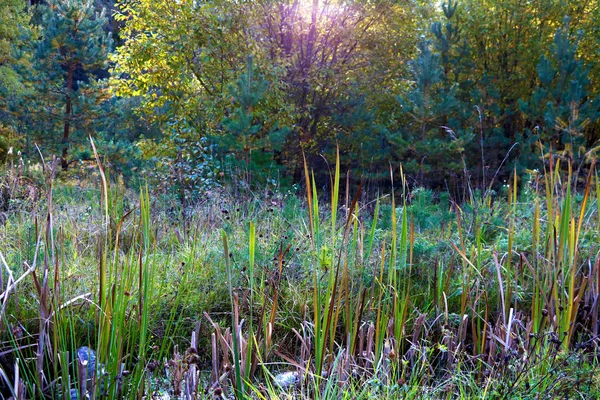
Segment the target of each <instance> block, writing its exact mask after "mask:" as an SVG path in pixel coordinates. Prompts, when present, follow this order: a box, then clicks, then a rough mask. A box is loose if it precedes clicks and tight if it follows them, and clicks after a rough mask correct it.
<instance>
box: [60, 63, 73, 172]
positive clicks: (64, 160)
mask: <svg viewBox="0 0 600 400" xmlns="http://www.w3.org/2000/svg"><path fill="white" fill-rule="evenodd" d="M74 69H75V67H74V66H70V67H69V75H68V76H67V95H66V96H65V97H66V103H67V104H66V107H65V121H64V125H63V137H62V145H63V149H62V155H61V160H60V164H61V167H62V169H63V171H66V170H67V169H68V168H69V160H68V157H69V131H70V130H71V114H72V113H73V105H72V104H71V92H72V91H73V71H74Z"/></svg>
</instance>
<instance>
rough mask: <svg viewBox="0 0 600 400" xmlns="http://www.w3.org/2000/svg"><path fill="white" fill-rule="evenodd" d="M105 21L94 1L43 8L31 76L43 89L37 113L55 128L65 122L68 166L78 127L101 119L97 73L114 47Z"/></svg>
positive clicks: (63, 148)
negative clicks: (107, 32)
mask: <svg viewBox="0 0 600 400" xmlns="http://www.w3.org/2000/svg"><path fill="white" fill-rule="evenodd" d="M105 23H106V17H105V15H104V12H101V13H97V12H96V11H95V9H94V3H93V1H91V0H50V1H48V5H47V6H44V8H43V14H42V32H41V35H42V36H41V38H40V39H39V40H38V41H37V48H36V50H35V54H34V58H33V66H34V70H33V71H32V74H31V75H30V78H31V79H32V80H33V81H34V82H35V83H36V86H37V87H38V90H39V93H36V94H35V95H34V96H35V97H34V99H33V100H34V102H35V104H36V105H35V112H36V114H37V117H38V118H39V119H41V120H43V121H46V123H45V124H46V126H47V127H49V128H51V129H52V130H54V129H55V126H56V125H60V126H61V127H62V129H61V130H62V135H61V139H60V145H59V147H60V154H61V165H62V168H63V169H65V170H66V169H67V168H68V166H69V148H70V145H71V143H72V142H73V137H72V131H73V129H79V130H80V131H81V130H86V131H87V133H91V131H90V130H89V129H86V128H87V127H88V125H89V123H90V122H91V121H93V120H94V118H97V112H98V111H99V107H98V105H99V103H100V102H101V101H102V100H104V96H105V93H106V91H105V90H104V89H103V88H102V85H101V84H100V83H99V82H98V79H97V77H96V76H95V73H96V72H97V71H98V70H99V69H101V68H103V67H105V66H106V62H107V56H108V52H109V49H110V47H111V36H110V34H106V33H105V32H104V25H105ZM49 141H50V142H53V143H56V142H58V141H57V140H56V139H50V140H49Z"/></svg>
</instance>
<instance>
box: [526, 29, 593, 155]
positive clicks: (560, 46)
mask: <svg viewBox="0 0 600 400" xmlns="http://www.w3.org/2000/svg"><path fill="white" fill-rule="evenodd" d="M569 24H570V19H569V18H565V22H564V25H563V26H562V27H561V28H558V29H557V30H556V34H555V36H554V44H553V46H552V52H551V53H550V56H549V57H546V56H545V55H542V56H541V57H540V61H539V63H538V65H537V72H538V77H539V82H538V85H537V87H536V88H535V89H534V91H533V94H532V95H531V100H530V101H529V102H524V101H521V102H520V106H521V110H522V111H524V112H525V113H526V115H527V116H528V118H529V120H530V121H531V124H532V127H531V128H530V129H529V131H533V130H536V131H537V130H540V131H541V135H542V139H543V142H544V143H546V144H552V145H553V147H554V148H555V149H557V150H560V151H561V152H562V154H563V155H564V156H566V157H568V158H573V157H577V156H581V155H583V154H584V153H585V152H586V151H587V150H586V145H591V144H592V143H586V137H585V135H584V132H585V128H586V127H587V126H588V125H589V124H590V123H596V122H597V121H598V120H599V119H600V98H598V99H593V98H591V97H590V96H589V94H588V86H589V84H590V82H589V79H588V68H587V67H586V66H585V65H584V62H583V61H582V60H580V59H579V58H578V57H577V47H578V43H579V39H580V38H581V36H582V32H577V33H576V34H575V35H572V34H570V33H569V30H570V29H569Z"/></svg>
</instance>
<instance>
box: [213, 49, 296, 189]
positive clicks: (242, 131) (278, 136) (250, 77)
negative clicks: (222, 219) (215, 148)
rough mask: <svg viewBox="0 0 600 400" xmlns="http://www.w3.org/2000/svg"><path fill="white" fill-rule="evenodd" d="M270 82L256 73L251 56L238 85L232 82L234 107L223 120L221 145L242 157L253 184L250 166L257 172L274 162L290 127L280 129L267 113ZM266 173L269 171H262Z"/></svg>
mask: <svg viewBox="0 0 600 400" xmlns="http://www.w3.org/2000/svg"><path fill="white" fill-rule="evenodd" d="M268 89H269V83H268V82H267V81H266V80H265V79H264V77H263V76H262V74H260V73H257V71H256V69H255V67H254V63H253V59H252V57H251V56H248V58H247V61H246V70H245V72H244V73H243V74H242V75H241V76H240V77H239V79H238V80H237V82H236V83H235V85H230V87H229V92H230V95H231V102H232V107H231V109H230V112H229V115H228V116H227V117H226V118H224V120H223V127H224V128H225V132H224V135H222V136H220V137H218V138H217V140H218V141H219V142H220V144H221V146H222V147H224V148H225V149H226V150H227V151H230V152H232V153H234V154H235V155H236V156H237V157H238V158H239V157H240V156H241V158H242V160H243V162H244V164H245V165H244V169H245V171H246V176H245V180H246V182H248V183H250V181H251V174H250V171H251V169H254V170H256V171H258V170H260V169H264V168H265V167H266V165H268V164H272V163H271V161H272V154H273V152H274V151H279V150H281V148H282V146H283V143H284V142H285V140H286V137H287V135H288V133H289V132H290V129H289V128H279V127H278V124H277V123H273V122H272V121H271V122H270V121H269V118H268V116H267V115H266V114H265V104H264V103H265V102H266V100H267V96H266V95H267V90H268ZM262 172H266V171H262Z"/></svg>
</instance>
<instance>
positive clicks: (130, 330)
mask: <svg viewBox="0 0 600 400" xmlns="http://www.w3.org/2000/svg"><path fill="white" fill-rule="evenodd" d="M550 160H552V159H551V158H550ZM97 164H98V170H97V171H98V175H97V182H99V185H98V186H97V188H99V190H98V189H94V191H93V193H94V196H97V198H98V200H97V201H95V202H94V203H92V202H90V204H89V205H87V204H86V205H78V204H72V205H71V206H72V207H71V208H70V209H69V208H64V207H63V204H65V202H66V196H64V194H63V193H67V190H66V189H63V187H66V185H68V183H57V182H56V180H55V178H54V171H55V167H56V166H55V165H47V166H46V169H45V193H46V200H45V201H44V202H42V203H40V204H39V207H38V208H36V209H35V210H34V209H32V210H31V211H30V213H31V214H29V215H32V220H31V221H28V220H27V219H26V218H24V215H23V214H19V213H18V212H15V213H13V214H12V215H10V218H9V219H8V220H7V223H6V224H5V226H3V227H2V228H1V229H2V230H3V231H2V234H3V236H2V240H0V256H1V257H0V262H1V264H2V268H3V271H2V282H1V283H2V286H3V289H2V290H3V294H2V295H1V296H2V297H1V300H2V327H1V329H2V331H1V333H2V340H3V343H2V344H3V346H2V350H0V353H2V356H3V357H4V358H3V359H0V367H1V369H0V380H1V381H3V382H4V387H5V388H6V392H7V393H10V395H12V396H13V397H14V398H40V397H56V396H58V397H68V395H69V394H70V393H71V390H76V391H77V392H78V393H79V395H80V396H84V395H86V393H89V394H90V395H91V397H94V396H95V397H96V398H111V399H117V398H131V399H133V398H140V396H149V395H151V394H152V393H154V392H158V393H170V394H171V395H172V396H180V397H183V398H189V399H191V398H202V397H203V396H225V395H226V394H227V393H228V392H231V393H233V394H234V395H235V396H236V397H237V398H265V399H266V398H278V397H282V398H283V397H286V396H294V397H297V398H323V399H325V398H326V399H330V398H373V397H381V398H400V397H402V398H456V397H460V398H474V397H479V398H481V397H490V398H523V397H529V398H536V397H544V396H550V397H552V396H566V395H568V396H571V395H576V394H578V395H580V396H585V397H587V398H591V397H593V396H595V395H597V394H599V393H600V388H599V387H598V385H599V383H600V382H599V379H598V375H597V373H595V372H594V371H595V368H596V365H597V364H596V363H597V361H596V360H597V345H598V328H599V327H598V312H599V311H598V298H599V296H600V279H599V278H598V276H599V271H600V261H599V259H598V251H599V247H598V242H599V241H598V233H597V232H598V230H597V229H598V226H599V223H598V221H600V220H599V219H598V217H597V214H598V198H599V196H600V185H599V184H598V178H597V173H596V171H595V167H594V165H592V166H591V168H590V169H589V174H588V176H587V179H586V180H585V185H584V186H582V189H581V190H580V191H575V190H574V189H573V187H574V186H573V185H574V183H573V182H575V178H574V177H573V176H572V175H573V174H572V172H571V169H570V168H568V166H567V168H563V166H561V165H560V164H554V162H553V161H551V162H549V163H548V165H547V170H545V171H543V173H540V174H539V175H538V176H533V177H532V182H531V183H525V182H520V181H519V179H520V178H518V177H517V175H516V173H515V174H514V176H513V178H512V179H511V182H510V184H509V185H507V187H506V188H505V192H504V193H501V194H499V195H498V196H497V197H495V198H492V197H491V196H490V195H486V196H478V195H476V194H474V195H473V196H471V197H470V199H469V201H468V202H466V203H464V204H457V203H455V202H452V201H451V199H450V201H447V202H442V201H441V200H440V202H439V203H436V202H435V201H434V200H432V198H433V195H431V196H430V195H429V194H427V193H426V192H424V191H419V190H415V189H414V188H410V187H409V185H408V184H407V182H406V180H405V179H404V176H403V175H402V170H401V169H400V170H399V172H397V173H396V174H395V175H396V177H397V178H398V179H397V181H398V182H399V187H398V188H397V189H396V190H395V191H394V192H392V193H390V194H389V195H381V196H378V197H377V198H374V199H367V197H366V195H365V194H364V193H362V192H361V187H360V186H359V187H357V188H355V189H353V188H351V187H350V185H349V184H348V181H349V180H348V179H346V187H345V196H344V197H345V199H342V195H341V192H342V191H343V188H341V176H342V172H341V171H340V167H339V163H336V165H335V166H334V167H333V168H332V170H331V180H330V184H329V189H330V191H329V192H328V194H327V196H326V197H328V199H329V204H327V206H325V205H324V204H325V203H324V202H323V200H322V199H323V198H324V196H322V193H319V188H318V187H317V185H316V182H315V179H314V176H313V174H312V173H311V171H310V168H309V166H308V165H305V167H304V171H305V194H304V198H305V203H306V204H305V205H304V206H303V207H300V206H292V205H290V204H294V201H295V198H293V197H288V198H287V200H284V196H283V195H280V197H275V196H272V195H270V194H266V193H265V194H261V195H260V196H262V198H249V199H248V200H249V201H247V202H246V203H242V202H240V201H239V200H237V199H235V198H231V197H228V196H227V194H226V193H223V192H220V193H215V194H214V196H215V197H216V199H215V201H214V202H207V203H205V204H201V205H199V206H198V207H197V208H196V209H195V210H194V211H195V212H194V213H190V212H187V213H171V212H170V211H169V210H168V208H167V207H163V206H162V205H161V204H160V203H157V202H156V199H153V197H152V194H151V188H147V189H146V188H145V189H142V190H140V191H139V193H137V194H134V193H133V192H131V191H126V190H124V189H123V188H122V187H121V186H119V185H118V184H116V183H114V182H112V181H111V179H110V176H109V175H108V172H107V171H105V170H104V168H103V166H102V163H101V162H100V159H99V158H98V159H97ZM563 172H565V173H563ZM111 182H112V183H111ZM270 196H271V197H270ZM427 196H430V197H427ZM440 199H443V197H442V196H440ZM340 202H342V203H343V204H341V203H340ZM126 203H130V204H135V206H134V207H130V208H129V209H128V207H126V206H125V204H126ZM57 204H58V205H59V206H58V207H57ZM66 204H68V203H66ZM182 215H192V217H191V219H189V220H188V221H186V223H185V224H183V221H181V220H178V218H180V217H181V216H182ZM26 225H27V226H29V227H31V230H32V231H33V232H34V233H33V234H32V235H31V236H33V237H34V239H33V244H34V247H35V248H34V249H33V250H31V249H30V247H31V242H32V241H31V240H29V241H25V240H23V239H22V236H23V235H24V232H26V231H27V229H26ZM15 260H24V266H25V268H24V269H22V270H21V269H19V268H18V267H17V265H15V264H14V262H15ZM27 293H30V294H29V295H27ZM34 321H35V322H34ZM83 345H85V346H89V347H90V348H93V349H94V350H95V351H96V353H97V360H98V362H97V365H96V371H95V373H94V374H93V379H91V380H90V379H87V378H90V377H89V375H88V376H87V377H86V376H85V374H84V372H85V371H84V368H83V364H82V361H81V360H79V359H78V358H77V357H76V356H75V352H76V349H77V348H79V347H80V346H83ZM184 348H186V349H187V350H185V351H180V350H179V349H184ZM279 372H288V375H287V376H289V377H291V378H290V379H291V381H290V382H288V383H281V382H280V380H281V379H282V378H281V377H276V376H277V374H278V373H279Z"/></svg>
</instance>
